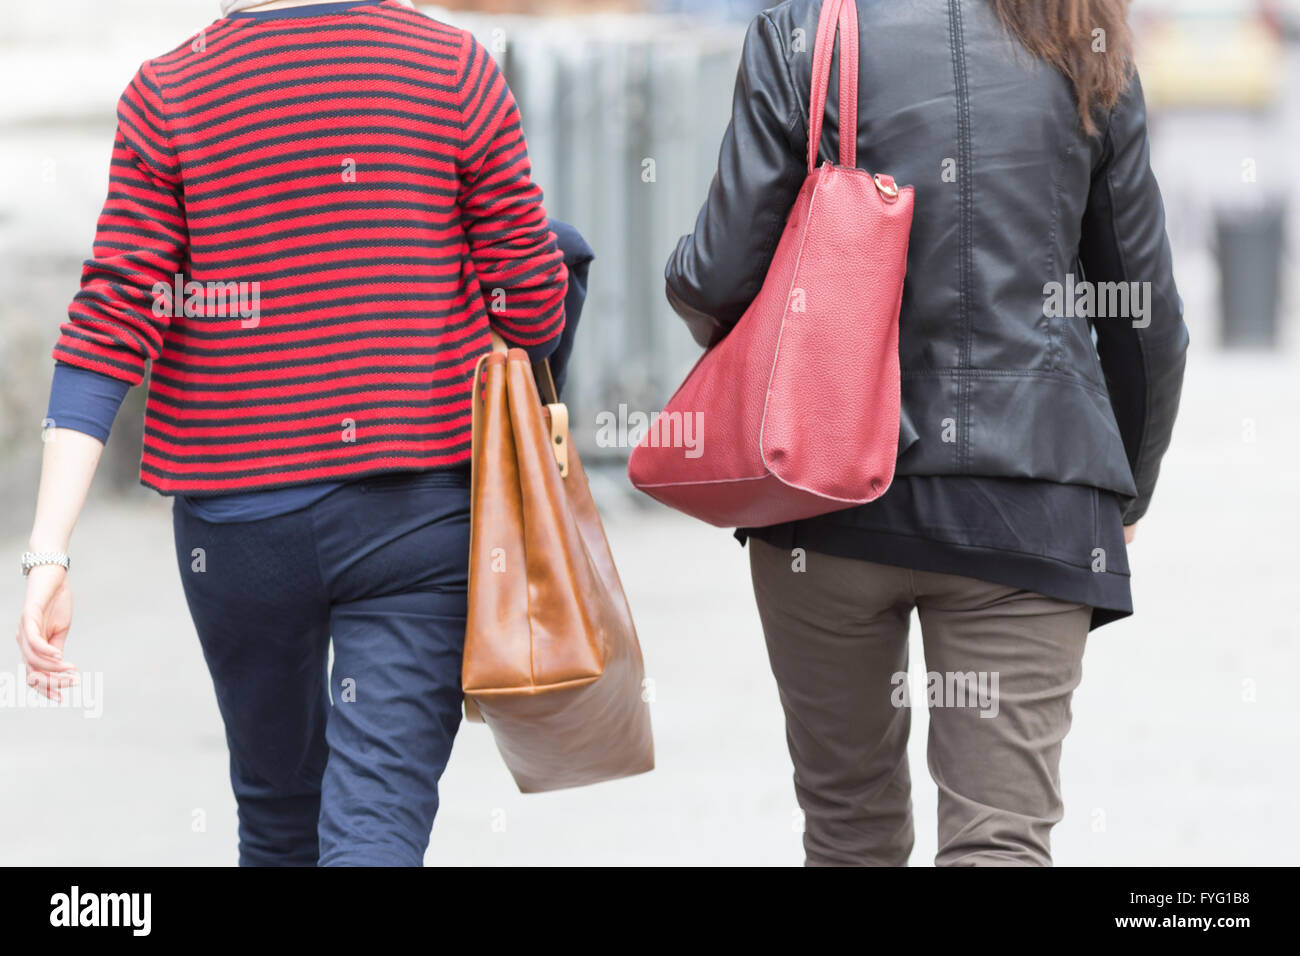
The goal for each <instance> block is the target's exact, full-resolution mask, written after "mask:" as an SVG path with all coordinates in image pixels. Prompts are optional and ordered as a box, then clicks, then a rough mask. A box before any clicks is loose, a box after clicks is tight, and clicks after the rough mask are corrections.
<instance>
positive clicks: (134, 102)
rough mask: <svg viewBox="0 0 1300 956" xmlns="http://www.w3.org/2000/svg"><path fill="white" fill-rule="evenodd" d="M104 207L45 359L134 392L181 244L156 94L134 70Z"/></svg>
mask: <svg viewBox="0 0 1300 956" xmlns="http://www.w3.org/2000/svg"><path fill="white" fill-rule="evenodd" d="M117 120H118V122H117V135H116V137H115V138H114V140H113V157H112V164H111V167H110V171H109V186H108V199H107V200H106V201H105V203H104V208H103V211H102V212H101V213H100V216H99V223H98V226H97V227H96V230H95V242H94V252H93V256H92V258H90V259H88V260H86V263H85V265H84V266H83V268H82V273H81V290H80V291H79V292H78V293H77V295H76V296H75V298H74V299H73V300H72V305H71V306H70V307H69V309H68V320H67V322H65V323H64V325H63V326H62V328H61V329H60V335H59V340H58V343H57V344H56V345H55V347H54V357H55V358H56V359H57V360H59V361H61V362H66V363H67V364H69V365H75V366H77V367H79V368H84V369H88V370H90V371H95V372H100V373H102V374H104V375H109V376H111V377H113V378H116V379H120V380H121V381H123V382H126V383H127V384H128V385H138V384H140V382H141V381H142V380H143V379H144V372H145V366H146V363H147V362H149V361H151V360H152V359H155V358H157V357H158V354H159V352H160V351H161V349H162V341H163V335H164V333H165V332H166V330H167V327H168V325H169V323H170V310H169V309H168V308H166V304H167V303H169V302H170V298H169V297H168V296H164V295H159V294H157V293H156V290H157V289H160V288H162V287H165V288H167V289H170V288H171V287H172V286H173V285H174V282H175V276H176V274H177V273H179V272H180V271H181V270H182V268H183V266H184V263H185V261H186V258H187V251H188V246H189V237H188V233H187V231H186V225H185V211H184V206H183V203H182V199H181V184H180V172H179V163H178V161H177V159H176V156H175V153H174V151H173V148H172V143H171V139H170V137H169V134H168V131H167V120H166V117H165V111H164V105H163V97H162V90H161V87H160V86H159V85H158V82H157V79H156V78H155V77H154V75H153V73H152V71H151V70H150V68H149V65H148V64H147V63H146V64H145V65H144V66H142V67H141V68H140V70H139V72H137V73H136V75H135V78H134V79H133V80H132V81H131V84H130V85H129V86H128V87H127V89H126V92H125V93H123V94H122V98H121V100H120V101H119V103H118V110H117Z"/></svg>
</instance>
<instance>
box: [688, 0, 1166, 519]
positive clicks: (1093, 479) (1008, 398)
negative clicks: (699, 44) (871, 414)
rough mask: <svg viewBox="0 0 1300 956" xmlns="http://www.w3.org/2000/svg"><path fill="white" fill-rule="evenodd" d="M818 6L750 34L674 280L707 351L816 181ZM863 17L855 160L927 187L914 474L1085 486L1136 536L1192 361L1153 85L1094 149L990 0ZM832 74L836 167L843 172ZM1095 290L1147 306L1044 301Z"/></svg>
mask: <svg viewBox="0 0 1300 956" xmlns="http://www.w3.org/2000/svg"><path fill="white" fill-rule="evenodd" d="M820 9H821V0H789V2H786V3H782V4H780V5H779V6H777V7H775V8H773V9H771V10H769V11H767V12H765V13H763V14H761V15H760V16H759V17H758V18H757V19H756V20H755V21H754V23H753V24H752V25H751V27H750V29H749V33H748V36H747V37H746V40H745V48H744V53H743V56H742V61H741V65H740V73H739V77H738V78H737V80H736V93H735V103H734V107H733V116H732V121H731V125H730V127H729V128H728V130H727V133H726V137H725V138H724V140H723V144H722V152H721V156H720V159H719V163H718V172H717V175H716V177H715V178H714V180H713V184H712V186H711V188H710V190H709V195H708V199H707V201H706V202H705V205H704V208H703V209H702V211H701V212H700V216H699V220H698V222H697V223H696V226H695V232H694V233H693V234H692V235H688V236H686V237H684V238H683V239H682V240H681V242H680V243H679V245H678V247H677V249H676V251H675V252H674V253H673V256H672V258H671V259H670V260H669V263H668V268H667V273H666V278H667V283H668V297H669V300H670V302H671V303H672V305H673V307H674V308H675V309H676V310H677V312H678V313H679V314H680V315H682V316H683V318H685V319H686V321H687V323H688V325H689V326H690V328H691V331H692V333H693V334H694V336H695V338H696V339H697V341H699V342H700V344H701V345H708V344H710V343H712V342H714V341H716V340H717V339H718V338H720V337H721V336H722V335H725V334H726V332H727V330H728V329H730V328H731V327H732V326H733V325H735V323H736V321H737V320H738V319H739V318H740V317H741V315H742V313H744V311H745V309H746V308H747V307H748V306H749V304H750V302H751V301H752V300H753V299H754V297H755V296H756V295H757V293H758V291H759V288H760V286H761V284H762V282H763V279H764V276H765V273H766V271H767V267H768V265H769V264H770V262H771V259H772V255H773V253H774V251H775V248H776V244H777V240H778V239H779V238H780V235H781V231H782V229H783V228H784V225H785V221H786V216H787V214H788V213H789V211H790V209H791V207H792V206H793V204H794V199H795V195H796V193H797V192H798V190H799V187H800V185H801V183H802V182H803V179H804V177H805V176H806V172H807V162H806V156H807V141H808V100H809V88H810V85H811V68H812V46H813V39H814V38H815V36H816V33H817V18H818V14H819V12H820ZM858 9H859V21H860V33H861V38H860V41H861V51H862V52H861V68H860V81H859V88H860V102H859V107H858V110H859V142H858V162H859V165H860V166H862V167H863V168H865V169H869V170H871V171H873V172H885V173H889V174H891V175H893V176H894V178H895V179H896V180H897V181H898V182H899V183H900V184H911V185H913V186H915V188H916V209H915V220H914V223H913V227H912V237H911V246H910V253H909V256H908V275H907V282H906V286H905V291H904V295H903V306H902V314H901V317H900V320H899V321H900V345H899V351H900V357H901V360H902V369H903V381H902V391H903V421H902V427H901V433H900V444H899V462H898V473H899V474H900V475H949V474H952V475H989V476H996V477H1009V478H1037V479H1045V480H1049V481H1055V482H1059V483H1066V484H1082V485H1090V486H1092V487H1096V488H1102V489H1109V490H1111V491H1113V492H1115V493H1117V494H1118V495H1119V496H1120V498H1121V501H1122V503H1123V504H1124V506H1125V513H1124V519H1125V522H1126V523H1132V522H1134V521H1136V520H1137V519H1138V518H1140V517H1141V516H1142V515H1143V514H1144V513H1145V512H1146V509H1147V507H1148V505H1149V502H1150V499H1151V494H1152V491H1153V489H1154V487H1155V484H1156V477H1157V474H1158V472H1159V469H1160V460H1161V458H1162V457H1163V455H1164V453H1165V450H1166V449H1167V448H1168V446H1169V441H1170V437H1171V433H1172V430H1173V425H1174V418H1175V416H1176V414H1177V411H1178V400H1179V393H1180V391H1181V388H1182V380H1183V369H1184V364H1185V353H1186V349H1187V329H1186V326H1185V325H1184V324H1183V319H1182V302H1181V299H1180V298H1179V296H1178V292H1177V289H1176V288H1175V285H1174V278H1173V271H1172V264H1171V261H1170V252H1169V242H1168V239H1167V237H1166V235H1165V219H1164V208H1163V205H1162V203H1161V199H1160V192H1159V189H1158V187H1157V185H1156V181H1155V178H1154V176H1153V175H1152V173H1151V168H1150V163H1149V156H1148V142H1147V123H1146V108H1145V104H1144V101H1143V97H1142V89H1141V85H1140V83H1139V82H1138V80H1137V79H1136V78H1135V79H1134V81H1133V83H1132V86H1131V88H1130V89H1129V91H1128V92H1127V94H1126V95H1125V96H1124V97H1123V99H1122V100H1121V101H1120V102H1119V103H1118V104H1117V105H1116V107H1115V108H1114V110H1113V111H1111V112H1110V113H1109V115H1105V114H1102V115H1099V116H1098V117H1097V121H1098V127H1099V133H1098V134H1097V135H1095V136H1091V137H1090V136H1087V135H1085V133H1084V132H1083V127H1082V124H1081V123H1080V122H1079V119H1078V115H1077V107H1076V105H1075V100H1074V96H1073V91H1072V89H1071V87H1070V84H1069V82H1068V81H1067V80H1066V79H1065V77H1064V76H1062V75H1061V74H1060V73H1058V72H1057V71H1056V70H1054V69H1053V68H1051V67H1050V66H1048V65H1046V64H1044V63H1042V62H1040V61H1037V60H1035V59H1034V58H1033V57H1032V56H1031V55H1030V54H1029V53H1027V52H1026V51H1025V50H1024V49H1023V48H1021V47H1019V46H1017V45H1016V44H1015V41H1013V40H1012V39H1011V38H1010V36H1009V35H1008V34H1007V33H1006V32H1005V31H1004V30H1003V29H1002V26H1001V24H1000V23H999V22H998V20H997V18H996V16H995V15H994V14H993V12H992V8H991V6H990V4H989V3H988V0H909V2H907V3H897V2H890V0H859V2H858ZM838 60H839V57H838V53H837V54H836V62H835V64H834V67H833V74H832V80H831V87H830V94H829V96H828V97H827V100H828V115H827V120H826V130H825V134H824V136H823V140H822V142H821V145H820V157H821V160H822V161H831V162H834V161H836V159H837V151H836V143H837V142H838V140H837V136H838V123H837V119H838V117H837V113H838V88H839V83H838V79H837V77H838V71H839V63H838ZM1067 276H1070V277H1072V279H1067ZM1085 280H1086V281H1087V282H1090V283H1097V284H1100V283H1120V282H1123V283H1145V285H1140V286H1138V287H1137V288H1138V289H1139V290H1140V291H1141V292H1142V298H1141V299H1137V300H1134V301H1135V302H1141V303H1144V305H1145V309H1144V310H1143V312H1142V313H1141V314H1140V315H1135V314H1134V312H1135V311H1136V310H1134V309H1133V308H1132V307H1130V312H1129V313H1128V314H1127V315H1126V316H1125V317H1101V316H1100V315H1095V316H1094V317H1092V318H1088V317H1082V316H1078V315H1076V314H1075V313H1074V311H1071V310H1065V314H1059V313H1060V312H1061V311H1062V310H1058V309H1052V308H1049V307H1048V306H1047V303H1048V300H1049V296H1048V294H1047V292H1048V291H1049V290H1051V289H1053V288H1054V287H1052V286H1049V284H1051V283H1059V284H1060V285H1061V286H1062V287H1064V286H1065V284H1066V283H1067V282H1068V281H1073V282H1074V283H1075V288H1076V289H1079V288H1082V286H1081V285H1079V283H1081V282H1083V281H1085ZM1102 288H1104V287H1102ZM1111 288H1112V289H1117V288H1118V287H1111ZM1128 288H1129V289H1132V288H1133V287H1131V286H1130V287H1128ZM1108 301H1111V300H1108ZM1116 301H1117V300H1116ZM1111 304H1112V306H1113V305H1114V304H1115V302H1114V301H1112V302H1111ZM1085 315H1086V313H1085ZM1094 329H1095V344H1094ZM835 347H836V346H835V343H833V342H827V343H826V348H827V354H828V359H829V360H831V361H834V359H833V353H834V350H835Z"/></svg>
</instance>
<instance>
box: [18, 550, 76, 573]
mask: <svg viewBox="0 0 1300 956" xmlns="http://www.w3.org/2000/svg"><path fill="white" fill-rule="evenodd" d="M47 564H57V565H58V566H59V567H61V568H63V570H65V571H68V570H71V568H72V559H71V558H70V557H68V556H67V555H66V554H64V553H63V552H62V551H24V552H23V559H22V567H23V577H27V575H29V574H31V573H32V568H39V567H42V566H43V565H47Z"/></svg>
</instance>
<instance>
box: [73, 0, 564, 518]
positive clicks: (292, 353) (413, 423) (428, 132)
mask: <svg viewBox="0 0 1300 956" xmlns="http://www.w3.org/2000/svg"><path fill="white" fill-rule="evenodd" d="M118 120H119V122H118V132H117V137H116V141H115V143H114V147H113V159H112V170H111V176H110V185H109V194H108V200H107V202H106V204H105V206H104V210H103V213H102V214H101V216H100V219H99V225H98V230H97V234H96V237H95V246H94V258H92V259H90V260H88V261H87V262H86V264H85V268H84V271H83V276H82V287H81V291H80V292H79V293H78V294H77V296H76V298H75V299H74V300H73V303H72V306H71V308H70V309H69V319H68V321H67V323H65V324H64V325H63V327H62V329H61V335H60V338H59V341H58V344H57V345H56V346H55V349H54V355H55V358H56V359H58V360H60V361H62V362H66V363H68V364H71V365H75V366H79V367H81V368H85V369H90V370H93V371H97V372H100V373H103V374H107V375H110V376H113V377H114V378H117V379H120V380H123V381H126V382H128V383H130V384H132V385H135V384H139V383H140V382H141V381H142V380H143V377H144V373H145V369H146V364H147V363H148V362H152V371H151V375H150V382H149V394H148V403H147V409H146V413H145V441H144V453H143V457H142V461H141V480H142V481H143V482H144V483H145V484H146V485H148V486H150V487H152V488H155V489H157V490H159V491H161V492H163V493H165V494H188V495H211V494H227V493H231V492H237V491H249V490H254V489H261V488H274V487H287V486H291V485H297V484H304V483H308V482H318V481H325V480H331V479H339V478H347V477H353V476H359V475H364V474H369V473H374V472H381V471H387V470H397V469H411V468H437V467H444V466H450V465H457V464H463V463H464V462H466V461H467V460H468V459H469V443H470V378H471V376H472V374H473V369H474V364H475V362H476V360H477V358H478V356H479V355H480V354H482V353H483V352H484V351H486V350H487V349H488V348H490V338H489V324H490V325H491V327H493V328H495V329H496V330H497V331H498V332H499V333H500V334H501V335H502V337H503V338H505V339H506V340H507V341H508V342H510V343H511V344H514V345H518V346H522V347H528V348H537V347H544V346H545V345H546V344H547V343H549V342H551V341H553V340H555V339H557V338H558V336H559V334H560V332H561V330H562V327H563V323H564V311H563V299H564V293H565V288H566V283H567V274H566V271H565V267H564V264H563V261H562V258H561V254H560V252H559V250H558V249H557V248H556V244H555V237H554V236H553V235H552V234H551V233H550V231H549V230H548V228H547V220H546V215H545V213H544V211H543V208H542V196H541V192H540V190H538V188H537V187H536V185H534V183H533V182H532V179H531V174H530V168H529V163H528V155H527V148H526V146H525V143H524V137H523V133H522V129H521V125H520V117H519V112H518V109H517V107H516V105H515V102H514V98H513V97H512V96H511V94H510V91H509V89H508V88H507V86H506V83H505V80H504V78H503V77H502V74H501V72H500V70H499V69H498V68H497V65H496V64H495V62H494V61H493V60H492V58H491V56H489V55H488V53H487V51H486V50H485V49H484V48H483V47H482V46H481V45H480V44H479V43H477V42H476V41H475V40H474V39H473V37H472V36H471V35H469V34H468V33H466V32H464V31H462V30H458V29H455V28H452V27H449V26H447V25H445V24H441V23H438V22H436V21H434V20H431V19H429V18H428V17H426V16H424V15H422V14H420V13H418V12H416V11H414V10H412V9H410V8H408V7H405V6H403V5H401V4H400V3H398V2H395V0H386V2H384V3H380V4H377V5H371V6H359V7H353V8H351V9H344V10H340V11H339V12H334V13H328V14H325V15H319V16H312V17H310V18H304V17H298V18H288V19H274V20H265V21H263V20H258V19H253V18H241V17H230V18H227V19H222V20H219V21H217V22H216V23H214V24H212V25H211V26H210V27H208V28H207V29H206V30H205V31H204V32H203V33H201V34H199V35H198V36H196V37H194V38H192V39H191V40H189V41H187V42H186V43H185V44H183V45H182V46H180V47H178V48H177V49H176V50H174V51H172V52H171V53H168V54H166V55H165V56H161V57H159V58H157V59H154V60H151V61H149V62H147V63H145V64H144V65H143V66H142V67H141V68H140V70H139V72H138V73H137V75H136V76H135V78H134V80H133V81H132V82H131V84H130V86H129V87H128V88H127V90H126V92H125V93H124V94H123V96H122V99H121V102H120V105H119V110H118ZM178 277H179V278H178ZM177 292H179V293H180V295H179V296H178V295H177V294H176V293H177ZM182 300H183V301H182Z"/></svg>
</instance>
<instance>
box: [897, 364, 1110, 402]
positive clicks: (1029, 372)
mask: <svg viewBox="0 0 1300 956" xmlns="http://www.w3.org/2000/svg"><path fill="white" fill-rule="evenodd" d="M901 375H902V377H903V378H937V377H940V376H955V377H962V378H967V379H975V378H1041V379H1046V380H1047V381H1050V382H1060V383H1062V384H1064V385H1075V386H1078V387H1079V388H1082V389H1085V390H1086V391H1089V392H1092V393H1093V394H1095V395H1099V396H1101V397H1102V398H1107V399H1109V397H1110V393H1109V392H1108V391H1106V390H1105V389H1104V388H1102V387H1100V386H1098V385H1095V384H1093V383H1092V382H1089V381H1088V380H1087V379H1083V378H1079V377H1077V376H1075V375H1066V374H1063V373H1062V372H1060V371H1054V372H1053V371H1048V370H1047V369H1018V368H936V369H903V371H902V372H901Z"/></svg>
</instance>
